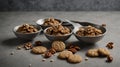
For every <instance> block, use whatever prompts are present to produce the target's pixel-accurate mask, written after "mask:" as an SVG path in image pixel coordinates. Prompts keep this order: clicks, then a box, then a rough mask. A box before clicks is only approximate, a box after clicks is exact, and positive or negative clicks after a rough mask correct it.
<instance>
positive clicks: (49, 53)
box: [44, 51, 52, 58]
mask: <svg viewBox="0 0 120 67" xmlns="http://www.w3.org/2000/svg"><path fill="white" fill-rule="evenodd" d="M51 56H52V53H51V52H49V51H48V52H46V53H45V56H44V57H45V58H49V57H51Z"/></svg>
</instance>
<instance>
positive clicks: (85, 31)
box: [76, 25, 102, 36]
mask: <svg viewBox="0 0 120 67" xmlns="http://www.w3.org/2000/svg"><path fill="white" fill-rule="evenodd" d="M76 34H77V35H78V36H98V35H101V34H102V31H101V30H100V29H97V28H95V27H93V26H90V25H89V26H86V27H80V29H79V30H78V31H77V32H76Z"/></svg>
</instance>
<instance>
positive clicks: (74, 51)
mask: <svg viewBox="0 0 120 67" xmlns="http://www.w3.org/2000/svg"><path fill="white" fill-rule="evenodd" d="M68 50H69V51H71V52H72V53H73V54H75V53H76V52H77V50H76V49H75V48H70V49H68Z"/></svg>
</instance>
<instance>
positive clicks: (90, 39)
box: [74, 21, 106, 43]
mask: <svg viewBox="0 0 120 67" xmlns="http://www.w3.org/2000/svg"><path fill="white" fill-rule="evenodd" d="M74 22H75V21H74ZM79 24H81V25H82V26H83V27H84V26H88V25H91V26H93V27H95V28H97V29H100V30H101V31H102V33H103V34H101V35H98V36H78V35H77V34H76V32H77V31H78V29H77V30H74V35H75V37H76V38H77V39H78V40H79V41H81V42H85V43H96V42H98V41H100V40H101V39H102V38H103V37H104V35H105V33H106V28H105V27H103V26H101V25H97V24H93V23H89V22H79Z"/></svg>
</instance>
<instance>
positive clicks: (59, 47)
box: [52, 41, 65, 51]
mask: <svg viewBox="0 0 120 67" xmlns="http://www.w3.org/2000/svg"><path fill="white" fill-rule="evenodd" d="M52 48H53V49H55V50H56V51H63V50H64V49H65V43H64V42H62V41H54V42H53V43H52Z"/></svg>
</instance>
